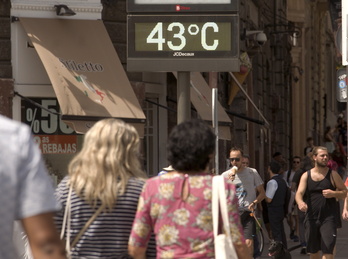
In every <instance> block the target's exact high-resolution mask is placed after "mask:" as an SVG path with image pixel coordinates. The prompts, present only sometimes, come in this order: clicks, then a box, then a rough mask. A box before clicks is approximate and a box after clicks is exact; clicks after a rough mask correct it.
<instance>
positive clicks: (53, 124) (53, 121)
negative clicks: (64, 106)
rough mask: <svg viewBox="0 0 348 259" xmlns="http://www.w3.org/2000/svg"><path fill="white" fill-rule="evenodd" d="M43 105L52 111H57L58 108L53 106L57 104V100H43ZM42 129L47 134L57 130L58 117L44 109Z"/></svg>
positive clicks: (42, 112)
mask: <svg viewBox="0 0 348 259" xmlns="http://www.w3.org/2000/svg"><path fill="white" fill-rule="evenodd" d="M42 106H43V107H45V108H46V109H47V110H50V111H51V112H54V113H57V110H56V109H54V108H52V107H55V106H57V101H56V100H42ZM41 117H42V121H41V129H42V131H43V132H44V133H46V134H51V133H54V132H56V131H57V127H58V125H57V122H58V117H57V115H55V114H52V113H50V112H48V111H46V110H44V109H41ZM45 118H46V119H45Z"/></svg>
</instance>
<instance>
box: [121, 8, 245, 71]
mask: <svg viewBox="0 0 348 259" xmlns="http://www.w3.org/2000/svg"><path fill="white" fill-rule="evenodd" d="M127 25H128V31H127V33H128V49H127V70H128V71H147V72H150V71H151V72H155V71H197V72H208V71H220V72H224V71H239V17H238V15H236V14H235V15H192V16H187V15H181V16H180V15H179V16H178V15H175V16H174V15H151V16H150V15H128V23H127Z"/></svg>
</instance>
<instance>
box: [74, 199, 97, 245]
mask: <svg viewBox="0 0 348 259" xmlns="http://www.w3.org/2000/svg"><path fill="white" fill-rule="evenodd" d="M103 209H104V205H101V206H100V207H99V209H98V210H97V211H96V212H94V214H93V215H92V217H91V218H90V219H89V220H88V221H87V223H86V224H85V225H84V227H83V228H82V229H81V230H80V232H79V233H78V234H77V236H76V237H75V239H74V241H73V242H72V243H71V248H73V247H74V246H75V245H76V244H77V242H78V241H79V240H80V238H81V236H82V235H83V233H85V232H86V230H87V229H88V227H89V226H90V225H91V223H92V222H93V221H94V220H95V219H96V218H97V217H98V215H99V214H100V212H101V211H102V210H103Z"/></svg>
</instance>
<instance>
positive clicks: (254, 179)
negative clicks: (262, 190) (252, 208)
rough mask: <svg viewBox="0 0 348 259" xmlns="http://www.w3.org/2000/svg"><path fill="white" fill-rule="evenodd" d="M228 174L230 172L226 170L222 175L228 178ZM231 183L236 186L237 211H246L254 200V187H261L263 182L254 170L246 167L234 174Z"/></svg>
mask: <svg viewBox="0 0 348 259" xmlns="http://www.w3.org/2000/svg"><path fill="white" fill-rule="evenodd" d="M230 172H231V170H227V171H226V172H224V173H222V175H223V176H224V177H228V174H229V173H230ZM233 183H234V184H235V185H236V195H237V198H238V204H239V211H240V212H244V211H247V210H248V207H249V205H250V203H252V202H253V201H254V200H255V199H256V187H258V186H260V185H263V180H262V179H261V177H260V175H259V173H258V172H257V171H256V169H254V168H250V167H246V168H244V169H243V170H242V171H240V172H238V173H236V176H235V178H234V180H233Z"/></svg>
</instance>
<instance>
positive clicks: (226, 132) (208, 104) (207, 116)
mask: <svg viewBox="0 0 348 259" xmlns="http://www.w3.org/2000/svg"><path fill="white" fill-rule="evenodd" d="M173 74H174V75H175V77H177V73H176V72H173ZM190 78H191V88H190V96H191V102H192V104H193V106H194V107H195V109H196V110H197V113H198V115H199V116H200V117H201V119H202V120H205V121H208V122H211V121H212V90H211V88H210V87H209V85H208V84H207V82H206V81H205V79H204V77H203V76H202V74H201V73H199V72H191V73H190ZM217 107H218V120H219V126H218V130H219V138H220V139H227V140H231V130H230V127H231V125H232V121H231V119H230V117H229V116H228V114H227V113H226V112H225V109H224V108H223V107H222V105H221V104H220V103H218V106H217Z"/></svg>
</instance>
